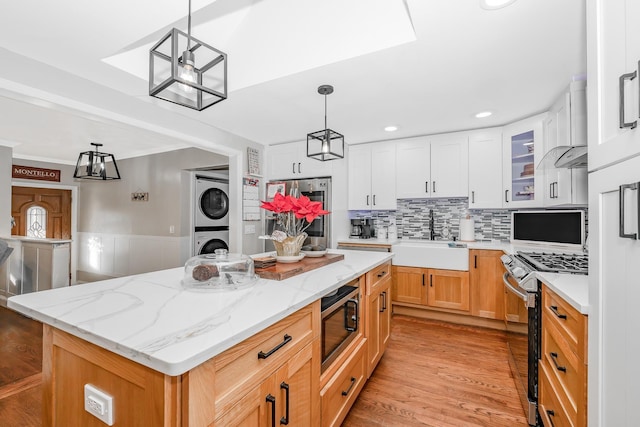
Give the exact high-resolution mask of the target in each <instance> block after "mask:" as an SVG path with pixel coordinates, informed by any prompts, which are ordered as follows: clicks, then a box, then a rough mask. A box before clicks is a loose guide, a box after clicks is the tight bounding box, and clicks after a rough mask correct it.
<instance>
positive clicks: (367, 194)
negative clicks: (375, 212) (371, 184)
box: [367, 194, 369, 206]
mask: <svg viewBox="0 0 640 427" xmlns="http://www.w3.org/2000/svg"><path fill="white" fill-rule="evenodd" d="M367 206H369V195H368V194H367Z"/></svg>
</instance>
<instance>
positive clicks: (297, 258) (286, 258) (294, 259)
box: [276, 253, 304, 264]
mask: <svg viewBox="0 0 640 427" xmlns="http://www.w3.org/2000/svg"><path fill="white" fill-rule="evenodd" d="M302 258H304V254H303V253H301V254H300V255H293V256H276V261H277V262H281V263H284V264H287V263H292V262H298V261H300V260H301V259H302Z"/></svg>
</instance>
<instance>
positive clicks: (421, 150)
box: [396, 133, 469, 199]
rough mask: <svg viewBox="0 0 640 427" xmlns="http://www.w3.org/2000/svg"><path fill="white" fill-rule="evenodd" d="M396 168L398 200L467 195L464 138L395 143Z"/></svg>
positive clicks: (455, 136)
mask: <svg viewBox="0 0 640 427" xmlns="http://www.w3.org/2000/svg"><path fill="white" fill-rule="evenodd" d="M396 165H397V167H396V169H397V184H396V190H397V195H398V198H399V199H417V198H435V197H467V195H468V176H469V175H468V174H469V157H468V142H467V136H466V134H461V133H454V134H446V135H436V136H428V137H417V138H408V139H403V140H398V141H397V162H396Z"/></svg>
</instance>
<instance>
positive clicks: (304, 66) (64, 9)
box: [0, 0, 586, 163]
mask: <svg viewBox="0 0 640 427" xmlns="http://www.w3.org/2000/svg"><path fill="white" fill-rule="evenodd" d="M584 3H585V0H562V1H557V0H518V1H516V2H515V3H514V4H513V5H511V6H509V7H507V8H504V9H499V10H494V11H487V10H484V9H482V8H480V6H479V0H456V1H452V0H406V1H402V0H217V1H216V0H213V1H212V0H193V6H192V10H193V12H192V16H193V30H192V34H193V35H194V36H195V37H197V38H199V39H201V40H203V41H205V42H207V43H209V44H211V45H212V46H214V47H216V48H218V49H220V50H223V51H225V52H226V53H227V54H228V55H229V88H230V92H229V97H228V99H227V100H226V101H223V102H221V103H219V104H216V105H215V106H213V107H211V108H209V109H208V110H205V111H202V112H196V111H192V110H189V109H186V108H183V107H179V106H175V105H173V104H169V103H166V102H163V101H158V100H156V99H154V98H150V97H149V96H148V95H147V93H148V82H147V80H146V72H147V71H146V66H147V65H146V64H147V60H148V48H149V46H150V45H152V44H153V43H155V42H156V41H157V40H158V39H159V38H160V37H161V36H162V35H164V34H165V33H166V32H168V31H169V29H170V28H172V27H174V26H175V27H177V28H180V29H182V30H185V31H186V26H187V25H186V12H187V0H179V1H178V0H127V1H125V0H110V1H108V2H107V1H86V0H57V1H55V2H51V1H46V2H43V1H41V0H21V1H14V2H8V1H7V2H2V3H1V4H0V57H4V58H16V54H17V55H19V58H23V57H24V58H25V60H26V59H29V60H34V61H37V62H33V61H31V62H29V64H31V65H30V66H33V67H35V68H40V67H41V68H42V70H51V68H50V67H53V68H55V69H57V71H60V72H64V75H65V76H68V77H69V78H68V79H62V80H65V81H63V82H61V81H60V80H61V79H57V81H56V82H55V85H56V90H57V94H58V95H59V96H68V97H69V99H74V98H76V97H78V96H79V95H78V94H77V93H74V92H73V89H74V82H76V83H75V84H76V85H79V83H78V82H80V81H82V82H86V81H89V82H91V83H93V84H96V85H99V86H95V87H98V88H99V89H100V90H99V91H96V93H95V103H96V106H98V105H99V104H100V102H101V101H102V100H103V99H104V95H103V93H108V92H105V91H110V92H112V93H114V94H117V95H118V97H120V98H119V99H124V100H126V107H127V109H132V110H127V111H134V110H135V111H136V113H137V112H139V113H140V117H144V118H145V122H148V123H150V124H152V125H150V126H143V127H144V128H145V129H142V128H141V127H140V126H137V125H136V123H139V120H138V119H137V120H136V121H128V120H118V118H117V114H116V113H118V114H120V115H124V114H126V113H125V112H124V111H125V110H126V109H123V111H112V113H114V114H105V115H102V114H100V111H103V110H104V106H100V107H99V108H98V107H96V109H95V110H94V111H91V112H87V111H86V110H87V109H83V108H69V106H68V105H70V104H69V103H67V104H68V105H67V106H61V105H58V104H56V103H51V102H42V101H41V100H39V99H38V92H37V91H29V90H26V89H25V88H28V87H29V85H30V80H29V78H30V76H31V75H32V74H31V72H30V73H21V72H20V70H16V69H12V68H11V67H12V66H11V65H8V64H7V61H6V60H3V61H2V63H3V67H2V68H0V89H2V90H0V143H3V142H4V143H5V144H10V145H13V146H14V149H13V150H14V155H15V156H16V157H23V158H40V159H42V158H46V159H50V160H53V161H57V162H61V163H73V162H75V159H76V158H77V155H78V152H79V151H86V149H87V148H88V147H89V142H90V141H97V142H102V143H104V144H105V146H104V147H103V149H104V151H108V152H113V153H114V154H116V156H117V157H118V158H126V157H132V156H137V155H143V154H146V153H149V152H158V151H165V150H171V149H175V148H181V147H184V146H186V145H189V139H190V138H188V137H187V135H185V137H184V138H182V137H181V135H180V134H179V132H172V133H171V135H163V133H167V132H163V131H162V129H163V126H161V125H162V124H165V126H164V127H165V128H166V121H167V120H166V117H167V112H169V113H172V114H173V115H174V116H175V117H176V118H180V119H188V120H193V121H194V123H195V122H197V123H198V124H199V125H206V126H214V127H217V128H220V129H224V130H227V131H229V132H231V133H233V134H237V135H240V136H242V137H245V138H247V139H250V140H253V141H256V142H258V143H262V144H273V143H281V142H289V141H299V140H304V139H305V138H306V134H307V133H309V132H312V131H317V130H320V129H322V128H323V127H324V100H323V97H322V96H321V95H319V94H318V93H317V87H318V86H319V85H321V84H331V85H333V86H334V87H335V92H334V93H333V94H332V95H330V96H329V97H328V99H327V101H328V125H329V127H330V128H332V129H334V130H336V131H338V132H340V133H343V134H344V135H345V138H346V141H347V142H348V143H351V144H353V143H361V142H368V141H379V140H384V139H390V138H398V137H406V136H415V135H424V134H433V133H440V132H448V131H455V130H464V129H473V128H480V127H489V126H496V125H502V124H505V123H509V122H511V121H515V120H517V119H519V118H523V117H526V116H529V115H532V114H535V113H538V112H541V111H544V110H546V109H547V108H548V107H549V105H550V104H551V103H552V102H553V100H554V98H556V97H557V96H558V95H559V94H560V93H561V91H562V90H563V88H564V87H565V86H566V85H568V84H569V82H570V81H571V79H572V78H574V77H575V76H579V75H582V74H583V73H584V72H585V70H586V47H585V45H586V42H585V4H584ZM18 62H21V61H18ZM12 63H16V61H12ZM123 68H126V69H127V71H124V70H123ZM30 71H31V70H30ZM138 76H139V77H138ZM66 80H68V81H66ZM83 84H84V83H83ZM65 87H66V88H68V95H65V94H62V93H61V91H62V90H63V89H61V88H65ZM21 92H22V93H21ZM98 92H100V95H98ZM91 95H92V93H89V94H87V93H85V94H83V96H84V97H85V104H86V103H87V102H91V101H86V99H89V100H90V99H91ZM123 97H124V98H123ZM484 110H491V111H493V112H494V114H493V116H491V117H489V118H486V119H482V120H480V119H476V118H475V117H474V115H475V113H477V112H480V111H484ZM391 124H393V125H396V126H398V127H399V130H398V131H397V132H395V133H393V134H390V133H387V132H384V131H383V127H384V126H387V125H391ZM150 129H151V130H150ZM152 130H153V131H152Z"/></svg>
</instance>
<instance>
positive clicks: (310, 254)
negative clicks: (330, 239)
mask: <svg viewBox="0 0 640 427" xmlns="http://www.w3.org/2000/svg"><path fill="white" fill-rule="evenodd" d="M300 252H301V253H303V254H304V255H305V256H308V257H309V258H320V257H321V256H325V255H326V254H327V250H326V249H325V250H323V251H300Z"/></svg>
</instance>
